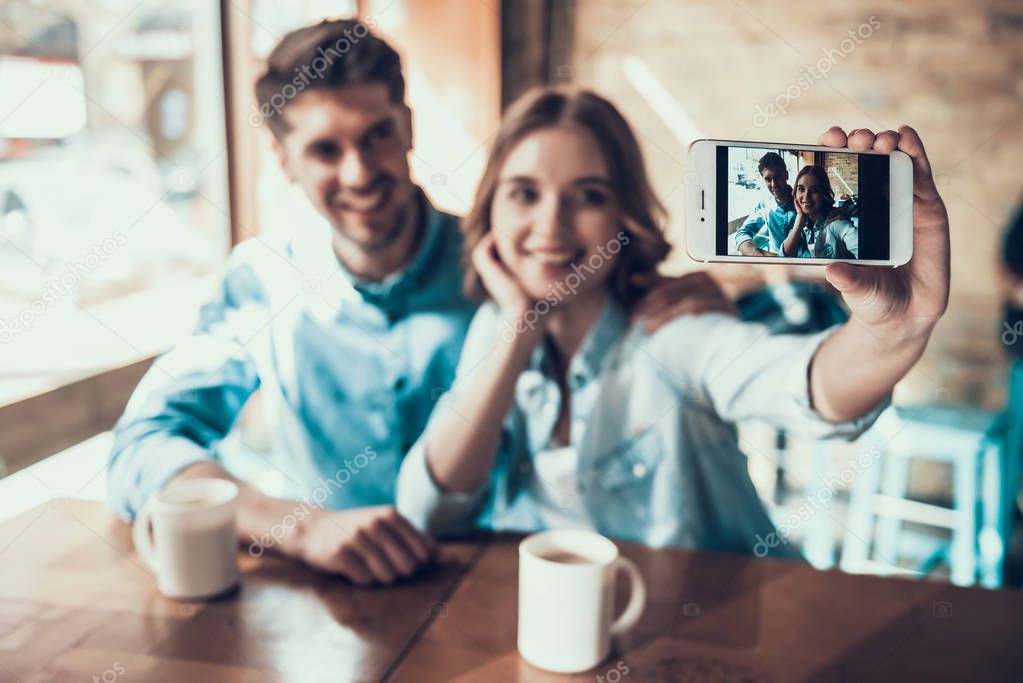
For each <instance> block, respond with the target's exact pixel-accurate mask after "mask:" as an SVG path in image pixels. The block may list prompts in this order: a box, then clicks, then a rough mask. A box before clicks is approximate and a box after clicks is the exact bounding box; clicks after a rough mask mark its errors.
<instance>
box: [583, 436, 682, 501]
mask: <svg viewBox="0 0 1023 683" xmlns="http://www.w3.org/2000/svg"><path fill="white" fill-rule="evenodd" d="M663 458H664V442H663V440H662V439H661V435H660V434H659V433H658V432H657V431H656V430H655V429H652V428H648V429H646V430H644V431H642V432H640V433H639V434H636V435H634V436H632V437H630V438H628V439H626V440H625V441H624V442H622V443H620V444H618V445H617V446H615V447H614V448H612V449H611V450H609V451H605V452H604V453H602V454H600V455H599V456H597V458H596V460H595V461H594V463H593V474H592V476H591V478H590V479H591V480H590V484H591V485H592V486H593V487H594V488H596V489H598V490H599V489H604V490H614V489H620V488H623V487H626V486H635V485H637V484H641V483H643V482H648V481H649V480H650V479H652V477H653V474H654V471H655V470H656V469H657V467H658V465H660V462H661V460H662V459H663Z"/></svg>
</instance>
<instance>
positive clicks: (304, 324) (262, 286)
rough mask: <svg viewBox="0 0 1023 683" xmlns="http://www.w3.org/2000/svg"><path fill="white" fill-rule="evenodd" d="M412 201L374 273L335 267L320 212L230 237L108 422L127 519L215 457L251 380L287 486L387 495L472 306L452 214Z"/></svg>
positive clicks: (363, 501) (325, 499)
mask: <svg viewBox="0 0 1023 683" xmlns="http://www.w3.org/2000/svg"><path fill="white" fill-rule="evenodd" d="M420 201H421V202H422V207H423V209H424V211H423V214H422V215H423V216H424V219H423V223H422V225H423V228H422V229H423V234H422V236H421V238H420V240H421V242H420V246H419V247H418V252H417V254H416V255H415V256H414V257H413V260H412V261H411V262H410V264H409V265H408V266H407V268H405V269H404V270H403V271H402V272H400V273H397V274H395V275H393V276H392V277H390V278H389V279H387V280H386V281H384V282H382V283H368V282H360V281H359V280H357V279H356V278H354V277H353V276H352V275H351V274H350V273H348V272H347V271H346V270H345V269H344V268H342V267H341V266H340V265H339V263H338V260H337V258H336V257H335V256H334V252H333V249H332V247H331V240H330V229H329V227H328V226H326V224H324V225H322V226H302V227H300V228H298V229H296V230H295V231H294V233H293V234H292V235H291V236H290V237H288V238H287V239H281V240H279V241H275V240H274V239H272V238H264V237H261V238H255V239H251V240H247V241H246V242H244V243H242V244H240V245H238V246H237V247H236V248H235V249H234V251H233V252H232V254H231V257H230V259H229V263H228V267H227V272H226V275H225V278H224V281H223V285H222V287H221V288H220V291H219V293H218V295H217V296H216V297H214V299H213V300H212V301H210V302H209V303H208V304H206V305H205V306H204V307H203V308H202V310H201V313H200V321H199V324H198V326H197V329H196V330H195V332H194V334H193V335H192V336H190V337H189V338H187V339H185V340H184V341H183V342H181V343H180V344H178V345H177V346H176V347H175V348H174V349H172V350H171V351H169V352H167V353H166V354H164V355H163V356H161V357H160V358H158V359H157V361H156V362H155V364H154V365H153V367H152V368H151V369H150V370H149V371H148V372H147V373H146V376H145V377H144V378H143V380H142V382H141V383H140V384H139V386H138V388H137V389H136V391H135V393H134V395H133V396H132V399H131V401H130V403H129V405H128V408H127V410H126V412H125V414H124V416H123V417H122V418H121V420H120V421H119V422H118V424H117V426H116V427H115V441H114V447H113V452H112V454H111V458H110V463H109V469H108V492H109V493H108V503H109V505H110V507H111V508H112V509H113V510H114V511H115V512H117V513H118V514H119V515H121V516H122V517H124V518H126V519H131V518H132V517H133V516H134V515H135V513H136V512H137V511H138V509H139V508H140V507H141V506H142V504H143V503H144V502H145V501H146V500H147V499H148V497H149V496H150V495H151V494H152V493H153V492H155V491H157V490H158V489H160V488H161V487H162V486H163V485H164V484H165V483H166V481H167V480H168V479H169V478H170V477H172V476H173V475H174V474H176V473H177V472H178V471H179V470H181V469H182V468H183V467H185V466H187V465H189V464H191V463H194V462H197V461H201V460H208V459H215V458H217V457H218V453H217V446H218V444H219V443H220V442H221V440H222V439H224V437H225V436H226V435H227V434H228V432H229V431H230V430H231V427H232V425H233V423H234V421H235V418H236V417H237V416H238V414H239V412H240V410H241V408H242V406H243V404H244V403H245V402H246V400H247V399H248V398H249V396H250V395H251V394H252V393H253V392H254V391H255V390H256V389H257V388H260V389H261V398H262V403H263V413H264V414H266V415H267V416H269V417H271V418H272V420H273V422H274V423H275V427H274V429H273V432H274V434H275V437H276V444H275V446H276V447H275V448H274V449H273V456H272V458H273V461H272V462H271V463H270V464H272V465H274V466H276V467H277V469H278V470H280V472H282V473H283V475H284V476H285V477H286V479H287V484H288V488H289V489H290V490H292V491H294V492H295V497H296V498H301V497H302V496H303V495H306V496H308V495H310V494H312V493H315V497H314V499H313V502H315V503H316V504H322V505H324V506H327V507H333V508H346V507H353V506H360V505H373V504H388V503H390V504H393V502H394V492H395V480H396V477H397V474H398V469H399V466H400V464H401V461H402V458H403V456H404V454H405V453H407V452H408V450H409V448H410V447H411V446H412V444H413V443H414V442H415V440H416V439H417V438H418V437H419V435H420V433H421V432H422V430H423V427H424V426H425V425H426V423H427V419H428V417H429V415H430V412H431V410H432V409H433V406H434V404H435V403H436V400H437V398H438V397H439V396H440V395H441V394H442V393H443V392H444V391H446V390H447V389H448V387H449V386H450V384H451V382H452V380H453V379H454V372H455V368H456V366H457V363H458V357H459V353H460V351H461V347H462V342H463V341H464V337H465V332H466V330H467V328H468V325H469V322H470V321H471V319H472V315H473V313H474V312H475V310H476V306H477V305H476V304H475V303H473V302H471V301H469V300H467V299H465V298H464V296H463V295H462V293H461V285H462V272H463V269H462V267H461V234H460V232H459V228H458V223H457V219H456V218H455V217H454V216H450V215H446V214H443V213H440V212H438V211H436V210H435V209H433V208H432V207H431V206H430V205H429V204H428V202H427V201H426V198H425V197H424V196H422V194H421V193H420Z"/></svg>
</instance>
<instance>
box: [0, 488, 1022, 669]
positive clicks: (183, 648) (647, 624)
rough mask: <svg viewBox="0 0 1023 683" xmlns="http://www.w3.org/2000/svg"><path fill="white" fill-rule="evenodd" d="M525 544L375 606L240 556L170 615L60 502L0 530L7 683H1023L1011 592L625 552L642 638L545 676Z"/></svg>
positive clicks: (431, 574) (340, 587)
mask: <svg viewBox="0 0 1023 683" xmlns="http://www.w3.org/2000/svg"><path fill="white" fill-rule="evenodd" d="M520 538H521V537H519V536H514V535H498V536H486V537H478V538H474V539H467V540H465V541H462V542H458V543H446V544H444V545H443V547H442V551H441V560H440V562H439V563H438V565H437V566H434V567H432V568H430V569H429V570H427V571H425V572H423V573H422V574H421V575H419V576H417V577H415V578H414V579H413V580H411V581H409V582H406V583H403V584H401V585H398V586H394V587H389V588H377V589H372V588H359V587H356V586H352V585H351V584H349V583H347V582H346V581H344V580H341V579H337V578H331V577H325V576H322V575H319V574H317V573H315V572H313V571H311V570H309V569H306V568H304V567H301V566H298V565H295V564H292V563H289V562H286V561H284V560H281V559H278V558H273V557H269V556H264V557H262V558H252V557H249V556H248V555H246V554H244V553H241V554H240V555H239V557H240V560H241V563H242V571H243V576H244V579H243V583H242V586H241V588H240V589H239V590H238V591H236V592H234V593H232V594H230V595H227V596H224V597H221V598H219V599H216V600H213V601H210V602H177V601H174V600H170V599H168V598H165V597H163V596H162V595H160V593H159V592H158V591H157V589H156V586H155V582H154V581H153V579H152V577H151V576H150V575H149V573H148V571H147V570H146V569H144V568H143V566H142V564H141V562H140V561H139V559H138V558H137V557H136V556H135V554H134V551H133V549H132V547H131V539H130V529H129V527H128V526H127V525H126V524H124V523H122V522H120V521H118V520H116V519H115V518H114V517H113V516H112V515H111V514H110V513H109V512H107V511H106V510H105V509H104V508H103V507H102V506H100V505H99V504H96V503H89V502H83V501H74V500H72V501H64V502H61V501H55V502H54V503H53V504H50V505H47V506H43V507H40V508H36V509H35V510H31V511H29V512H27V513H25V514H24V515H22V516H20V517H17V518H15V519H13V520H11V521H8V522H5V523H3V524H0V683H7V682H8V681H10V682H18V683H28V682H31V683H38V682H42V681H90V680H99V681H105V682H106V683H114V681H119V680H123V681H124V682H125V683H127V682H128V681H152V682H156V683H161V682H163V681H167V682H175V683H177V682H180V681H187V682H188V683H204V682H205V681H226V682H234V681H245V682H249V681H253V682H266V681H274V682H277V681H280V682H292V681H295V682H299V681H300V682H302V683H305V682H307V681H313V682H315V681H332V682H344V681H392V682H398V683H411V682H415V683H431V682H435V681H436V682H442V681H443V682H445V683H448V682H459V683H469V682H475V681H480V682H482V683H504V682H508V683H512V682H514V683H519V682H522V683H533V682H536V683H546V682H548V681H606V682H607V683H618V681H626V682H632V683H648V682H652V683H660V682H663V683H669V682H670V683H674V682H682V681H686V682H688V681H693V682H695V681H701V682H702V681H744V682H753V681H765V682H767V681H771V682H775V681H776V682H782V681H808V682H809V681H813V682H817V681H925V680H926V681H956V682H957V683H958V682H962V681H1013V682H1015V681H1019V680H1023V648H1020V647H1019V646H1018V642H1019V641H1020V640H1021V639H1023V594H1021V593H1018V592H1011V591H986V590H982V589H968V588H959V587H955V586H950V585H946V584H942V583H934V582H921V581H915V580H908V579H897V578H879V577H869V576H850V575H845V574H841V573H839V572H819V571H815V570H814V569H812V568H811V567H809V566H808V565H804V564H800V563H795V562H786V561H780V560H769V559H758V558H753V557H746V556H740V555H727V554H716V553H705V552H689V551H682V550H664V549H659V550H655V549H650V548H644V547H642V546H637V545H634V544H630V543H620V544H619V546H620V547H621V548H622V551H623V553H624V554H625V555H627V556H629V557H630V558H632V559H633V560H634V561H635V562H636V563H637V564H638V565H639V567H640V569H641V571H642V573H643V575H644V577H645V578H646V581H647V584H648V589H649V603H648V607H647V610H646V612H645V613H644V616H643V618H642V620H641V621H640V623H639V624H638V626H637V627H636V629H635V630H634V631H633V632H632V633H631V634H629V636H628V637H627V638H624V639H622V640H620V641H619V642H617V643H616V646H615V651H614V652H613V653H612V656H611V657H610V658H609V659H608V660H607V661H606V662H604V663H603V664H602V665H601V666H599V667H597V668H596V669H594V670H593V671H589V672H586V673H583V674H578V675H575V676H559V675H554V674H549V673H546V672H543V671H540V670H537V669H535V668H533V667H532V666H530V665H529V664H527V663H526V662H524V661H523V660H522V659H521V658H520V657H519V656H518V653H517V652H516V649H515V629H516V611H517V610H516V605H517V593H516V590H517V588H516V586H517V577H518V555H517V545H518V541H519V540H520ZM624 597H625V596H622V598H623V599H624Z"/></svg>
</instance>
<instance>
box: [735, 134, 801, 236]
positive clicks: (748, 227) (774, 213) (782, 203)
mask: <svg viewBox="0 0 1023 683" xmlns="http://www.w3.org/2000/svg"><path fill="white" fill-rule="evenodd" d="M757 171H758V172H759V173H760V177H761V178H762V179H763V181H764V187H766V188H767V191H768V192H769V193H770V195H771V196H770V197H769V198H764V199H762V200H760V201H759V202H757V205H756V206H755V207H754V208H753V211H752V212H750V215H749V216H747V217H746V220H745V222H743V224H742V226H741V227H740V228H739V229H738V230H736V231H735V246H736V248H737V249H738V250H739V253H740V254H742V255H743V256H781V255H782V246H781V245H782V243H783V242H784V241H785V238H786V237H787V236H788V234H789V231H790V230H791V229H792V225H793V224H794V223H795V222H796V207H795V205H794V204H793V202H792V188H791V187H790V186H789V172H788V169H787V168H786V167H785V160H784V159H782V158H781V155H780V154H778V153H777V152H768V153H767V154H765V155H764V156H762V157H760V163H759V164H758V165H757ZM765 225H766V226H767V248H766V249H760V248H758V247H757V246H756V244H755V243H754V240H753V238H754V237H756V235H757V233H759V232H760V230H761V229H762V228H763V227H764V226H765Z"/></svg>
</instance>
